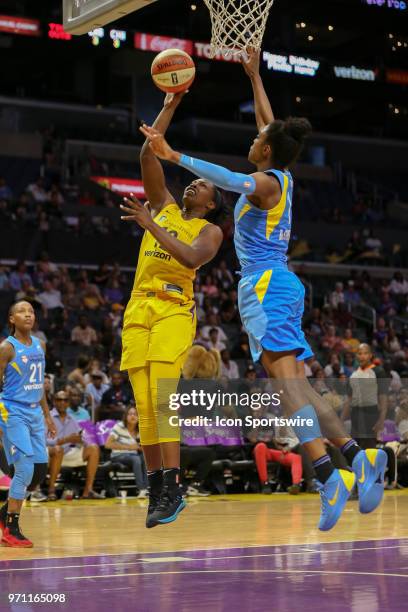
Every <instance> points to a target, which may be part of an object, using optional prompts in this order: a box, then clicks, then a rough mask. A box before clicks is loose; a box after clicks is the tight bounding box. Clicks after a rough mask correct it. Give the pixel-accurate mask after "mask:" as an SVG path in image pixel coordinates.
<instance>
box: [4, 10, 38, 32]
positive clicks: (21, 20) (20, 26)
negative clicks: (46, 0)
mask: <svg viewBox="0 0 408 612" xmlns="http://www.w3.org/2000/svg"><path fill="white" fill-rule="evenodd" d="M0 32H9V33H10V34H23V35H24V36H40V34H41V31H40V22H39V21H38V20H37V19H26V18H25V17H11V16H10V15H0Z"/></svg>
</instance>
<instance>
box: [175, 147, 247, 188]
mask: <svg viewBox="0 0 408 612" xmlns="http://www.w3.org/2000/svg"><path fill="white" fill-rule="evenodd" d="M178 165H179V166H182V167H183V168H186V170H190V172H193V174H196V175H197V176H200V177H201V178H204V179H207V180H208V181H211V182H212V183H214V185H217V187H221V189H225V190H226V191H234V192H236V193H245V194H246V195H251V194H252V193H254V192H255V189H256V181H255V179H254V177H253V176H251V175H250V174H241V173H240V172H231V170H227V168H223V167H222V166H217V165H216V164H211V163H210V162H206V161H204V160H202V159H195V158H194V157H190V156H189V155H184V154H182V155H181V157H180V161H179V163H178Z"/></svg>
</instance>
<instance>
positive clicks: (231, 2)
mask: <svg viewBox="0 0 408 612" xmlns="http://www.w3.org/2000/svg"><path fill="white" fill-rule="evenodd" d="M204 2H205V4H206V6H207V8H208V10H209V11H210V17H211V26H212V36H211V57H214V56H215V55H216V54H217V53H222V54H223V55H224V56H225V57H228V56H229V57H231V56H232V55H242V54H244V53H245V49H246V47H254V48H255V49H260V48H261V44H262V38H263V35H264V32H265V27H266V22H267V19H268V15H269V11H270V9H271V7H272V4H273V2H274V0H204Z"/></svg>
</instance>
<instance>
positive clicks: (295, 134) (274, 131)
mask: <svg viewBox="0 0 408 612" xmlns="http://www.w3.org/2000/svg"><path fill="white" fill-rule="evenodd" d="M311 132H312V126H311V124H310V122H309V120H308V119H306V118H305V117H288V118H287V119H286V120H285V121H282V120H280V119H279V120H276V121H273V122H272V123H270V124H269V125H268V127H267V128H266V143H267V144H269V145H270V146H271V149H272V159H273V164H274V166H275V167H276V168H286V167H287V166H289V165H290V164H293V162H295V161H296V159H297V158H298V157H299V155H300V153H301V151H302V149H303V146H304V144H305V141H306V138H307V137H308V136H310V134H311Z"/></svg>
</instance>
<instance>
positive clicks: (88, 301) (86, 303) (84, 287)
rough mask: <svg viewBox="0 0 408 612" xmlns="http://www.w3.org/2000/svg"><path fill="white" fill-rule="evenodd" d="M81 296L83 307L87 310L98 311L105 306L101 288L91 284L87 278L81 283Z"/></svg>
mask: <svg viewBox="0 0 408 612" xmlns="http://www.w3.org/2000/svg"><path fill="white" fill-rule="evenodd" d="M79 295H80V298H81V302H82V305H83V307H84V308H86V309H87V310H97V309H98V308H100V306H103V305H104V304H105V300H104V299H103V297H102V295H101V292H100V291H99V288H98V287H97V285H94V284H92V283H89V282H88V279H87V277H85V278H82V279H81V280H80V281H79Z"/></svg>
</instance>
